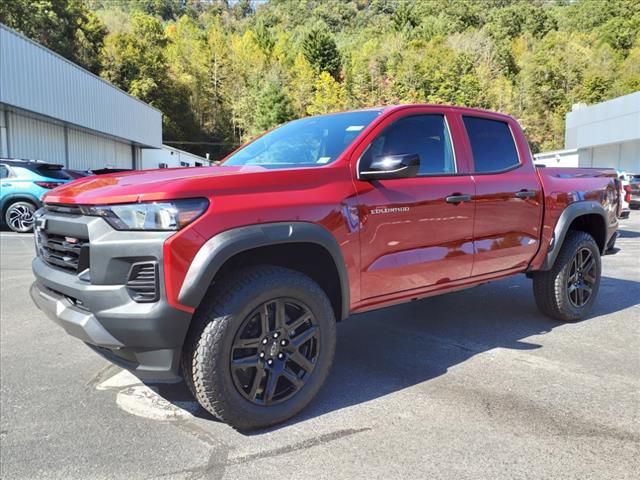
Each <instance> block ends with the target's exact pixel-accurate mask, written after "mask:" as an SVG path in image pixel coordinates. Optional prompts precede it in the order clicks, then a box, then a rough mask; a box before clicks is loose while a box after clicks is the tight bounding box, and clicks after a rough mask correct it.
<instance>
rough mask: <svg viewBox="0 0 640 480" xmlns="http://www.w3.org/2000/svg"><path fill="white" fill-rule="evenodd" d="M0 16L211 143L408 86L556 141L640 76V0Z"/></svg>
mask: <svg viewBox="0 0 640 480" xmlns="http://www.w3.org/2000/svg"><path fill="white" fill-rule="evenodd" d="M0 22H2V23H5V24H7V25H8V26H10V27H12V28H15V29H17V30H19V31H22V32H24V33H25V34H26V35H27V36H29V37H31V38H33V39H35V40H37V41H38V42H40V43H43V44H44V45H46V46H48V47H49V48H51V49H53V50H55V51H57V52H59V53H60V54H62V55H64V56H66V57H68V58H70V59H71V60H73V61H75V62H77V63H79V64H81V65H83V66H85V67H86V68H88V69H90V70H92V71H94V72H96V73H97V74H99V75H101V76H102V77H104V78H106V79H107V80H109V81H110V82H112V83H113V84H115V85H117V86H118V87H120V88H122V89H124V90H126V91H128V92H129V93H131V94H133V95H135V96H137V97H139V98H141V99H142V100H144V101H146V102H149V103H150V104H152V105H154V106H156V107H157V108H159V109H161V110H162V111H163V113H164V116H165V118H164V138H165V141H167V142H176V141H180V142H189V143H174V144H173V145H175V146H179V147H181V148H185V149H188V150H192V151H196V152H200V153H202V152H205V151H208V152H211V153H212V156H213V157H214V158H215V157H219V156H220V155H222V154H223V153H225V152H227V151H229V150H230V149H231V148H233V147H234V146H235V145H237V144H238V143H239V142H241V141H243V140H245V139H246V138H248V137H251V136H253V135H255V134H257V133H259V132H261V131H262V130H264V129H267V128H269V127H272V126H274V125H277V124H279V123H282V122H284V121H286V120H289V119H291V118H296V117H300V116H304V115H312V114H317V113H323V112H331V111H336V110H343V109H351V108H359V107H366V106H373V105H384V104H392V103H407V102H428V103H452V104H456V105H468V106H474V107H482V108H488V109H493V110H499V111H501V112H505V113H509V114H512V115H514V116H515V117H516V118H518V119H519V120H520V121H521V122H522V124H523V125H524V127H525V129H526V133H527V136H528V138H529V140H530V142H531V145H532V148H533V149H534V150H547V149H555V148H562V146H563V130H564V116H565V114H566V112H567V111H569V110H570V109H571V105H572V104H574V103H578V102H584V103H594V102H599V101H601V100H606V99H609V98H613V97H616V96H619V95H623V94H626V93H630V92H633V91H636V90H640V0H617V1H616V0H611V1H605V0H578V1H575V2H569V1H542V0H538V1H536V0H533V1H527V0H515V1H514V0H484V1H483V0H438V1H436V0H433V1H429V0H415V1H403V0H270V1H247V0H236V1H232V0H226V1H225V0H210V1H194V0H190V1H186V2H182V1H172V0H141V1H123V0H85V1H82V0H43V1H32V0H9V1H3V2H1V3H0ZM191 142H194V143H191Z"/></svg>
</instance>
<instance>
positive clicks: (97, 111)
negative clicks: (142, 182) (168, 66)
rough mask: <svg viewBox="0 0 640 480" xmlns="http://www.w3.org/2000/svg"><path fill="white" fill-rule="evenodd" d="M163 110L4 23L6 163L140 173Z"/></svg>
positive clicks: (2, 153)
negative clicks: (135, 170) (42, 162)
mask: <svg viewBox="0 0 640 480" xmlns="http://www.w3.org/2000/svg"><path fill="white" fill-rule="evenodd" d="M161 146H162V114H161V112H160V111H159V110H157V109H155V108H153V107H151V106H149V105H147V104H146V103H144V102H142V101H140V100H138V99H136V98H134V97H132V96H130V95H128V94H127V93H125V92H123V91H122V90H119V89H117V88H115V87H114V86H113V85H111V84H110V83H108V82H106V81H105V80H103V79H101V78H99V77H97V76H95V75H93V74H92V73H90V72H88V71H86V70H84V69H82V68H81V67H79V66H78V65H76V64H74V63H72V62H70V61H68V60H66V59H65V58H63V57H61V56H60V55H58V54H56V53H54V52H52V51H50V50H48V49H46V48H44V47H43V46H41V45H39V44H37V43H35V42H33V41H31V40H29V39H28V38H26V37H25V36H23V35H21V34H19V33H17V32H15V31H14V30H11V29H10V28H7V27H6V26H4V25H2V24H0V158H2V157H4V158H24V159H34V160H45V161H49V162H53V163H60V164H63V165H65V166H66V167H68V168H71V169H78V170H87V169H99V168H109V167H111V168H140V164H141V149H143V148H160V147H161Z"/></svg>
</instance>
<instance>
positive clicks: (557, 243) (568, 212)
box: [540, 201, 608, 270]
mask: <svg viewBox="0 0 640 480" xmlns="http://www.w3.org/2000/svg"><path fill="white" fill-rule="evenodd" d="M593 214H597V215H599V216H601V217H602V222H603V225H604V228H605V237H606V231H607V212H606V211H605V209H604V208H603V207H602V205H600V204H599V203H598V202H593V201H582V202H575V203H572V204H570V205H568V206H567V207H566V208H565V209H564V211H563V212H562V214H561V215H560V218H559V219H558V221H557V223H556V226H555V228H554V229H553V240H552V241H551V246H550V247H549V250H548V251H547V255H546V257H545V260H544V263H543V264H542V268H540V270H551V268H552V267H553V264H554V263H555V261H556V257H557V256H558V253H560V248H561V247H562V244H563V243H564V239H565V237H566V236H567V232H568V231H569V227H570V226H571V223H572V222H573V221H574V220H575V219H576V218H578V217H581V216H583V215H593ZM607 240H608V239H607V238H605V245H606V243H607Z"/></svg>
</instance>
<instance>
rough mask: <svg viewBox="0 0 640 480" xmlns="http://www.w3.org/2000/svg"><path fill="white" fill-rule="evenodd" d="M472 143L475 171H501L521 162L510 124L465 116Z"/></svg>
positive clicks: (465, 124)
mask: <svg viewBox="0 0 640 480" xmlns="http://www.w3.org/2000/svg"><path fill="white" fill-rule="evenodd" d="M463 120H464V126H465V128H466V130H467V135H468V136H469V142H470V143H471V151H472V153H473V163H474V171H475V172H478V173H490V172H501V171H504V170H508V169H510V168H513V167H515V166H517V165H519V164H520V159H519V158H518V150H517V149H516V145H515V142H514V140H513V135H512V134H511V129H510V128H509V125H508V124H507V123H505V122H501V121H499V120H490V119H488V118H480V117H466V116H465V117H463Z"/></svg>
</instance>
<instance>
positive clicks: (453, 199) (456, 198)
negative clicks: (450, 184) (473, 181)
mask: <svg viewBox="0 0 640 480" xmlns="http://www.w3.org/2000/svg"><path fill="white" fill-rule="evenodd" d="M445 201H446V202H447V203H453V204H456V205H457V204H459V203H461V202H470V201H471V195H460V194H458V193H454V194H453V195H449V196H448V197H446V198H445Z"/></svg>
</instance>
